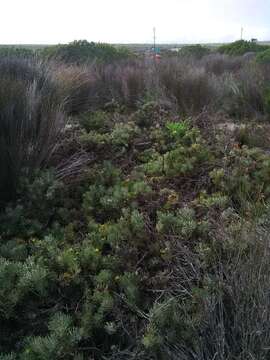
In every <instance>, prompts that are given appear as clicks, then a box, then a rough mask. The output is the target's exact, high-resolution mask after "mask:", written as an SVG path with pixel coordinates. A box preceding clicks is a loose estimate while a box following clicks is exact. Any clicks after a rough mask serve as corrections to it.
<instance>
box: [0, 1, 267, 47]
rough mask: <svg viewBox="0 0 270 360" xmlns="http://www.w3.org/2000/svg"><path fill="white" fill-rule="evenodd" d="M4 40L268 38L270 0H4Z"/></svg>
mask: <svg viewBox="0 0 270 360" xmlns="http://www.w3.org/2000/svg"><path fill="white" fill-rule="evenodd" d="M0 11H1V19H0V44H50V43H66V42H70V41H73V40H75V39H76V40H78V39H86V40H88V41H102V42H111V43H132V42H133V43H136V42H137V43H144V42H151V41H152V29H153V26H155V27H156V28H157V42H161V43H162V42H179V43H199V42H223V41H233V40H237V39H239V38H240V29H241V26H243V27H244V38H246V39H250V38H253V37H254V38H258V39H259V40H270V0H0Z"/></svg>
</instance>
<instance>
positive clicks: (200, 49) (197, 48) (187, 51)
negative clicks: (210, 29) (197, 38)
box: [179, 44, 211, 59]
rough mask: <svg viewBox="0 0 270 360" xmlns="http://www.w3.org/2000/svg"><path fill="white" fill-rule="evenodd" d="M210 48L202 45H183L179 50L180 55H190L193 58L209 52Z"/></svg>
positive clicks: (199, 57) (198, 57)
mask: <svg viewBox="0 0 270 360" xmlns="http://www.w3.org/2000/svg"><path fill="white" fill-rule="evenodd" d="M210 52H211V51H210V49H209V48H208V47H206V46H202V45H199V44H198V45H187V46H183V47H182V48H181V50H180V51H179V55H180V56H185V57H191V58H194V59H201V58H202V57H204V56H206V55H209V54H210Z"/></svg>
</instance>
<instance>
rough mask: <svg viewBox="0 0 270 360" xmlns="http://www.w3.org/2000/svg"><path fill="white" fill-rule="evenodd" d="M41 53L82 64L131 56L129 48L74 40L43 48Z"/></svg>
mask: <svg viewBox="0 0 270 360" xmlns="http://www.w3.org/2000/svg"><path fill="white" fill-rule="evenodd" d="M40 55H41V56H42V57H45V58H49V59H51V58H55V59H58V60H60V61H63V62H66V63H75V64H82V63H85V62H91V61H93V60H97V61H98V62H106V63H108V62H113V61H117V60H121V59H126V58H128V57H129V55H130V53H129V51H128V49H127V48H124V47H118V48H117V47H114V46H112V45H108V44H103V43H94V42H90V43H89V42H88V41H86V40H79V41H74V42H72V43H70V44H67V45H55V46H48V47H46V48H43V49H42V50H41V51H40Z"/></svg>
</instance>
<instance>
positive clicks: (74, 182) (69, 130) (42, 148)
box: [0, 54, 270, 360]
mask: <svg viewBox="0 0 270 360" xmlns="http://www.w3.org/2000/svg"><path fill="white" fill-rule="evenodd" d="M113 60H115V59H113ZM106 62H107V61H106ZM0 79H1V83H2V84H5V86H2V88H1V89H2V90H1V91H0V189H1V198H0V200H1V201H0V324H1V326H0V359H1V360H32V359H33V360H49V359H50V360H51V359H56V360H57V359H59V360H60V359H66V360H68V359H70V360H71V359H77V360H83V359H96V360H104V359H106V360H113V359H115V360H116V359H117V360H118V359H120V360H121V359H130V360H131V359H139V360H150V359H152V360H155V359H156V360H157V359H164V360H167V359H173V360H176V359H187V360H195V359H198V360H209V359H220V360H225V359H226V360H236V359H237V360H242V359H243V360H244V359H256V360H257V359H258V360H267V359H269V355H270V349H269V343H270V321H269V320H270V311H269V310H270V308H269V306H270V302H269V285H270V262H269V258H270V257H269V255H270V254H269V249H270V247H269V232H270V224H269V211H270V208H269V200H270V187H269V183H270V155H269V150H270V143H269V134H270V125H269V117H270V77H269V71H268V66H267V64H264V63H258V62H256V61H251V60H248V59H245V58H243V57H230V56H227V55H219V54H210V55H206V56H203V57H201V56H200V57H196V56H195V58H193V59H192V61H190V56H188V57H186V56H183V57H179V56H177V55H175V57H170V58H165V57H164V58H163V59H161V60H160V61H159V62H158V63H157V62H154V61H153V60H151V59H143V60H142V59H141V60H138V59H137V60H136V59H127V60H126V61H121V62H115V61H113V62H112V63H110V64H106V63H100V64H97V63H96V62H95V63H93V64H88V65H87V66H86V65H84V66H81V65H78V63H77V61H76V62H75V63H74V62H72V64H70V63H68V64H67V63H66V62H65V61H63V62H59V60H58V61H57V62H54V61H52V60H50V61H47V62H44V61H43V62H40V60H38V58H27V59H22V58H20V57H19V58H15V57H4V58H3V59H0Z"/></svg>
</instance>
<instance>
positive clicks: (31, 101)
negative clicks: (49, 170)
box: [0, 58, 65, 200]
mask: <svg viewBox="0 0 270 360" xmlns="http://www.w3.org/2000/svg"><path fill="white" fill-rule="evenodd" d="M0 82H1V87H0V199H1V200H2V199H4V198H6V199H9V198H10V197H12V196H13V195H14V194H15V191H16V187H17V184H18V180H19V178H20V176H21V175H22V173H26V175H27V176H29V175H30V174H31V172H32V171H33V170H34V169H36V168H39V167H42V166H43V165H45V164H46V161H47V160H48V159H49V158H50V155H51V154H52V152H53V150H54V148H55V147H56V144H57V138H58V136H59V134H60V131H61V129H62V128H63V126H64V124H65V115H64V111H63V109H64V100H63V97H62V95H61V94H60V91H59V88H58V85H57V81H56V80H55V79H54V78H53V76H52V72H51V70H50V67H49V66H48V65H46V64H42V63H39V62H37V61H35V60H30V59H18V58H17V59H16V58H2V59H0Z"/></svg>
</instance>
